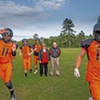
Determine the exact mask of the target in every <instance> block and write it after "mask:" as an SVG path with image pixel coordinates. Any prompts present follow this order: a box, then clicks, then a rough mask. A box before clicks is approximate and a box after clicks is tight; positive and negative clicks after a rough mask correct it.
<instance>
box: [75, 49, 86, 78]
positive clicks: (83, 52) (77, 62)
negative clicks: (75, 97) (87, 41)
mask: <svg viewBox="0 0 100 100" xmlns="http://www.w3.org/2000/svg"><path fill="white" fill-rule="evenodd" d="M86 53H87V51H86V50H85V49H83V48H82V49H81V51H80V53H79V55H78V57H77V60H76V64H75V69H74V76H75V77H80V73H79V67H80V65H81V62H82V59H83V57H84V55H85V54H86Z"/></svg>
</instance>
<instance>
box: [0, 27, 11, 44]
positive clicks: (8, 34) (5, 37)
mask: <svg viewBox="0 0 100 100" xmlns="http://www.w3.org/2000/svg"><path fill="white" fill-rule="evenodd" d="M4 29H5V32H4V33H3V34H2V38H3V40H4V41H5V42H8V41H10V40H11V38H12V37H13V31H12V30H11V29H10V28H4Z"/></svg>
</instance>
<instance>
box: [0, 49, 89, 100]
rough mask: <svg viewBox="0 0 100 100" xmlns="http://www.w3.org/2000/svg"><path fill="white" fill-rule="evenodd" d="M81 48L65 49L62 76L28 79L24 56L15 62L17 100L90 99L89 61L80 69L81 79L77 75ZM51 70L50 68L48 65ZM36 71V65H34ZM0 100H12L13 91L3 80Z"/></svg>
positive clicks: (14, 78) (31, 77) (61, 62)
mask: <svg viewBox="0 0 100 100" xmlns="http://www.w3.org/2000/svg"><path fill="white" fill-rule="evenodd" d="M79 51H80V49H77V48H76V49H61V52H62V54H61V56H60V71H61V75H60V77H57V76H53V77H50V75H48V77H45V76H43V77H40V76H39V73H38V74H37V75H34V74H33V73H32V74H30V73H29V74H28V77H27V78H25V77H24V73H23V67H22V63H21V57H19V56H17V59H15V60H14V66H15V68H14V72H13V73H14V74H13V79H12V82H13V85H14V88H15V93H16V97H17V100H88V97H89V96H90V93H89V88H88V87H89V86H88V83H87V82H86V81H85V73H86V62H87V58H86V57H85V58H84V59H83V62H82V64H81V67H80V73H81V77H80V78H78V79H77V78H75V77H74V76H73V70H74V67H75V62H76V58H77V55H78V52H79ZM48 67H50V66H48ZM32 68H33V65H32ZM0 100H10V97H9V92H8V90H7V88H6V87H5V85H4V83H3V82H2V80H0Z"/></svg>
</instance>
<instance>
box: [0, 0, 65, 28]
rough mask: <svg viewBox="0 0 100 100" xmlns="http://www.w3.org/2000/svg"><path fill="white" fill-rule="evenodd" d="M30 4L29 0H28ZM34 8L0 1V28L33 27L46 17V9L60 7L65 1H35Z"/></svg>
mask: <svg viewBox="0 0 100 100" xmlns="http://www.w3.org/2000/svg"><path fill="white" fill-rule="evenodd" d="M28 1H29V2H31V0H28ZM36 1H37V2H36V3H35V5H34V7H29V6H24V5H20V4H16V3H15V2H13V1H4V0H1V1H0V24H1V25H0V27H14V28H16V29H21V28H25V27H27V26H29V25H33V24H35V23H36V22H39V21H40V20H43V19H45V18H46V17H48V13H47V12H46V11H47V10H48V9H57V8H59V7H61V6H62V5H63V4H64V3H65V1H66V0H36Z"/></svg>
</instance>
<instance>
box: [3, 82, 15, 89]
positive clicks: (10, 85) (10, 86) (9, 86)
mask: <svg viewBox="0 0 100 100" xmlns="http://www.w3.org/2000/svg"><path fill="white" fill-rule="evenodd" d="M5 85H6V87H7V88H8V89H12V88H13V85H12V83H11V82H9V83H5Z"/></svg>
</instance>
